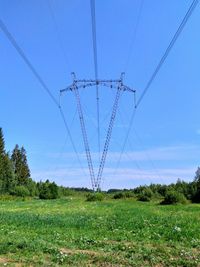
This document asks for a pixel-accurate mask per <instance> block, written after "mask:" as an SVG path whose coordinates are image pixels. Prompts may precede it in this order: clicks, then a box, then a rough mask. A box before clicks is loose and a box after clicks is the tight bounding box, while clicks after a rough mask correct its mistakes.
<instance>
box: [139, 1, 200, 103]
mask: <svg viewBox="0 0 200 267" xmlns="http://www.w3.org/2000/svg"><path fill="white" fill-rule="evenodd" d="M198 2H199V0H193V2H192V4H191V5H190V7H189V9H188V11H187V13H186V14H185V16H184V18H183V20H182V21H181V24H180V25H179V27H178V29H177V31H176V32H175V34H174V36H173V38H172V40H171V42H170V43H169V45H168V47H167V49H166V50H165V53H164V55H163V56H162V57H161V59H160V61H159V63H158V65H157V67H156V69H155V70H154V72H153V74H152V76H151V77H150V79H149V81H148V83H147V85H146V87H145V88H144V91H143V92H142V94H141V96H140V97H139V99H138V101H137V103H136V107H138V106H139V104H140V103H141V101H142V99H143V98H144V96H145V94H146V93H147V91H148V89H149V87H150V86H151V84H152V82H153V81H154V79H155V77H156V75H157V74H158V72H159V70H160V68H161V67H162V65H163V63H164V62H165V60H166V58H167V56H168V55H169V53H170V51H171V49H172V48H173V46H174V44H175V42H176V40H177V39H178V37H179V35H180V34H181V32H182V31H183V29H184V27H185V25H186V23H187V21H188V19H189V18H190V16H191V15H192V13H193V11H194V9H195V8H196V6H197V4H198Z"/></svg>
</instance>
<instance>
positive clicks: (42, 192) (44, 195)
mask: <svg viewBox="0 0 200 267" xmlns="http://www.w3.org/2000/svg"><path fill="white" fill-rule="evenodd" d="M38 190H39V198H40V199H56V198H59V188H58V186H57V185H56V184H55V183H54V182H53V183H50V182H49V181H48V180H47V181H46V182H44V183H42V182H40V184H39V185H38Z"/></svg>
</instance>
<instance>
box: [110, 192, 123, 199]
mask: <svg viewBox="0 0 200 267" xmlns="http://www.w3.org/2000/svg"><path fill="white" fill-rule="evenodd" d="M113 198H114V199H121V198H125V195H124V193H122V192H118V193H116V194H114V196H113Z"/></svg>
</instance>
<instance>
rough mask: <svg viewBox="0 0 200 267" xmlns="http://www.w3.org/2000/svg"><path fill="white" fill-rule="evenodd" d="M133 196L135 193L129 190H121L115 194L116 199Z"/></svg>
mask: <svg viewBox="0 0 200 267" xmlns="http://www.w3.org/2000/svg"><path fill="white" fill-rule="evenodd" d="M131 197H134V194H133V193H132V192H131V191H128V190H124V191H120V192H117V193H115V194H114V195H113V198H114V199H123V198H131Z"/></svg>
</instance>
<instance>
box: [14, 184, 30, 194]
mask: <svg viewBox="0 0 200 267" xmlns="http://www.w3.org/2000/svg"><path fill="white" fill-rule="evenodd" d="M11 194H12V195H14V196H18V197H27V196H30V192H29V190H28V188H27V187H25V186H23V185H17V186H15V188H14V189H13V191H12V192H11Z"/></svg>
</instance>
